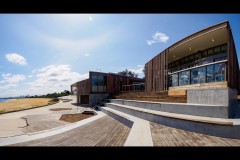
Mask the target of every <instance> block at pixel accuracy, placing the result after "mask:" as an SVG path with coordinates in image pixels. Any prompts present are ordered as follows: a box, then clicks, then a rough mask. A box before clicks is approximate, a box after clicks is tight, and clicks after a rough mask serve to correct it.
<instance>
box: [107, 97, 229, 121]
mask: <svg viewBox="0 0 240 160" xmlns="http://www.w3.org/2000/svg"><path fill="white" fill-rule="evenodd" d="M111 103H116V104H123V105H128V106H133V107H139V108H145V109H152V110H157V111H162V112H170V113H179V114H187V115H195V116H204V117H215V118H228V107H227V106H220V105H199V104H184V103H165V102H143V101H142V102H141V101H134V100H120V99H111Z"/></svg>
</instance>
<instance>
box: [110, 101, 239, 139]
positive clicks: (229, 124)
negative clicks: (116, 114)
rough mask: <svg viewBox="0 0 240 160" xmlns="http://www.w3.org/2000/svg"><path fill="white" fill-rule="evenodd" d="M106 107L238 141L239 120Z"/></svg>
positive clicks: (149, 119)
mask: <svg viewBox="0 0 240 160" xmlns="http://www.w3.org/2000/svg"><path fill="white" fill-rule="evenodd" d="M106 107H109V108H111V109H113V110H117V111H120V112H123V113H126V114H130V115H132V116H135V117H138V118H142V119H145V120H148V121H152V122H155V123H159V124H163V125H166V126H170V127H174V128H179V129H183V130H187V131H192V132H197V133H202V134H208V135H213V136H219V137H226V138H238V139H240V119H224V118H211V117H202V116H193V115H184V114H177V113H168V112H162V111H156V110H151V109H143V108H139V107H133V106H128V105H122V104H116V103H106Z"/></svg>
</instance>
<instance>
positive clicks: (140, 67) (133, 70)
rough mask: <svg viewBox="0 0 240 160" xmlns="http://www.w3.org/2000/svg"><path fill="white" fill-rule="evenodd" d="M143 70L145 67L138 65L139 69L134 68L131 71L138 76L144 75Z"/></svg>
mask: <svg viewBox="0 0 240 160" xmlns="http://www.w3.org/2000/svg"><path fill="white" fill-rule="evenodd" d="M143 68H144V66H143V65H138V66H137V68H132V69H129V70H130V71H132V72H134V73H137V74H142V73H143Z"/></svg>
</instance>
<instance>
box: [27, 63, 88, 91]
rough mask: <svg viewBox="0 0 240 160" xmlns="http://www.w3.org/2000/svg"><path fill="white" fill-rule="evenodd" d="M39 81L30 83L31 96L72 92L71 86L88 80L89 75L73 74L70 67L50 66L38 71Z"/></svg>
mask: <svg viewBox="0 0 240 160" xmlns="http://www.w3.org/2000/svg"><path fill="white" fill-rule="evenodd" d="M36 77H37V79H36V80H35V81H33V82H30V83H28V85H30V88H29V90H31V94H47V93H53V92H62V91H63V90H70V85H71V84H73V83H75V82H78V81H80V80H83V79H86V78H88V77H89V76H88V73H87V74H79V73H77V72H72V71H71V67H70V66H69V65H49V66H46V67H43V68H41V69H38V70H37V71H36Z"/></svg>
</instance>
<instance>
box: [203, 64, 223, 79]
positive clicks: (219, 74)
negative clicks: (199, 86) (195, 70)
mask: <svg viewBox="0 0 240 160" xmlns="http://www.w3.org/2000/svg"><path fill="white" fill-rule="evenodd" d="M224 80H225V63H220V64H214V65H211V66H207V82H218V81H224Z"/></svg>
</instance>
